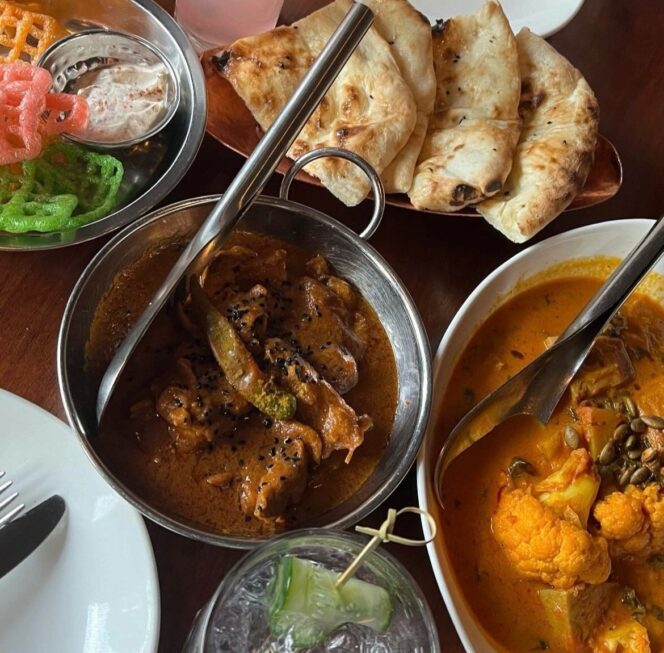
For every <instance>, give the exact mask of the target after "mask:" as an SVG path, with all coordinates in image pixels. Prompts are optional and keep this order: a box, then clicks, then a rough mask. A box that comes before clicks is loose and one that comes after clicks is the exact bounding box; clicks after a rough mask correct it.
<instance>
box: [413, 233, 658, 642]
mask: <svg viewBox="0 0 664 653" xmlns="http://www.w3.org/2000/svg"><path fill="white" fill-rule="evenodd" d="M652 224H653V221H652V220H616V221H613V222H602V223H599V224H594V225H590V226H588V227H581V228H580V229H574V230H573V231H568V232H566V233H563V234H559V235H557V236H554V237H553V238H549V239H548V240H544V241H542V242H540V243H537V244H536V245H533V246H532V247H529V248H528V249H525V250H523V251H522V252H520V253H519V254H517V255H516V256H514V257H512V258H511V259H509V261H506V262H505V263H504V264H503V265H501V266H500V267H499V268H498V269H496V270H495V271H494V272H492V273H491V274H490V275H489V276H488V277H487V278H486V279H485V280H484V281H483V282H482V283H481V284H480V285H479V286H478V287H477V288H476V289H475V291H474V292H473V293H472V294H471V295H470V296H469V297H468V299H467V300H466V301H465V302H464V304H463V306H462V307H461V308H460V309H459V312H458V313H457V314H456V316H455V317H454V319H453V320H452V323H451V324H450V326H449V328H448V329H447V331H446V333H445V335H444V336H443V339H442V341H441V343H440V346H439V347H438V351H437V353H436V357H435V360H434V365H433V369H434V394H433V401H432V410H431V418H430V420H429V426H428V429H427V433H426V436H425V441H424V445H423V446H422V449H421V451H420V455H419V458H418V462H417V490H418V495H419V503H420V507H421V508H422V509H424V510H431V511H432V512H433V514H434V515H435V514H436V511H435V501H436V499H435V495H434V492H433V485H432V478H433V469H434V466H435V463H436V458H437V456H438V451H437V450H433V442H434V440H435V438H434V434H435V430H436V427H437V422H438V411H439V410H440V405H441V402H442V399H443V396H444V394H445V391H446V389H447V384H448V383H449V380H450V377H451V375H452V372H453V370H454V366H455V364H456V361H457V359H458V357H459V355H460V354H461V352H462V351H463V349H464V347H465V346H466V344H467V343H468V341H469V340H470V338H471V337H472V336H473V334H474V333H475V331H476V330H477V328H478V327H479V325H480V324H482V322H484V320H485V319H486V318H487V317H488V316H489V315H490V314H491V313H492V312H493V311H494V310H495V309H496V308H497V307H498V306H500V304H501V303H502V301H501V300H504V299H506V298H508V297H509V296H510V293H511V292H512V291H513V289H514V288H515V287H516V286H517V285H518V284H519V283H520V282H523V281H525V280H527V279H528V278H530V277H532V276H534V275H537V274H539V273H541V272H544V271H545V270H547V269H548V268H551V267H553V266H554V265H557V264H560V263H563V262H565V261H571V260H574V259H583V258H590V257H594V256H612V257H621V258H622V257H624V256H625V255H626V254H628V253H629V251H630V250H631V249H632V248H633V247H634V245H636V243H637V242H638V241H639V240H641V238H643V236H645V234H646V232H647V231H648V229H649V228H650V227H651V226H652ZM655 271H656V272H659V273H660V274H664V261H660V262H659V264H658V265H657V267H656V268H655ZM422 527H423V528H424V532H425V534H426V535H427V536H428V535H429V534H430V533H429V525H428V522H426V521H425V520H423V523H422ZM428 552H429V558H430V559H431V564H432V566H433V570H434V573H435V575H436V580H437V582H438V587H439V588H440V592H441V594H442V595H443V599H444V601H445V605H446V606H447V609H448V611H449V613H450V615H451V617H452V621H453V622H454V625H455V627H456V629H457V632H458V633H459V637H460V638H461V641H462V642H463V645H464V647H465V648H466V650H467V651H469V653H492V652H493V651H495V648H494V646H493V645H492V644H491V642H490V641H489V640H488V639H487V637H486V635H485V634H484V633H483V632H482V630H481V629H480V628H479V627H478V625H477V622H476V620H475V617H474V616H473V614H472V613H471V611H470V609H469V608H468V606H467V605H466V603H465V601H464V599H463V596H462V593H461V590H460V588H459V587H458V585H457V583H456V579H455V578H454V574H453V572H452V568H451V565H450V561H449V559H448V558H447V555H445V554H444V552H443V549H442V547H441V545H440V544H436V543H435V542H432V543H431V544H429V545H428Z"/></svg>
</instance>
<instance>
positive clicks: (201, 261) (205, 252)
mask: <svg viewBox="0 0 664 653" xmlns="http://www.w3.org/2000/svg"><path fill="white" fill-rule="evenodd" d="M372 23H373V13H372V12H371V10H370V9H369V8H368V7H366V6H365V5H362V4H358V3H353V6H352V7H351V8H350V10H349V12H348V14H346V16H345V18H344V20H343V21H342V22H341V24H340V25H339V27H338V28H337V30H336V31H335V32H334V34H332V36H331V37H330V40H329V41H328V42H327V44H326V45H325V47H324V48H323V50H322V52H321V53H320V55H319V56H318V58H317V59H316V60H315V61H314V63H313V65H312V66H311V68H310V69H309V71H308V72H307V74H306V75H305V76H304V78H303V80H302V82H301V83H300V85H299V86H298V87H297V89H296V90H295V92H294V93H293V95H292V96H291V98H290V99H289V100H288V102H287V103H286V106H285V107H284V109H283V111H282V112H281V113H280V114H279V116H278V117H277V119H276V120H275V122H274V124H273V125H272V126H271V127H270V129H268V131H267V132H266V134H265V135H264V136H263V138H262V139H261V140H260V141H259V143H258V145H257V146H256V149H255V150H254V152H253V154H252V155H251V156H250V157H249V158H248V159H247V161H246V163H245V164H244V165H243V166H242V169H241V170H240V172H239V173H238V174H237V176H236V177H235V179H234V180H233V182H232V183H231V185H230V186H229V187H228V190H227V191H226V192H225V193H224V196H223V197H222V198H221V200H219V203H218V204H217V205H216V206H215V207H214V209H213V210H212V211H211V213H210V215H209V216H208V217H207V219H206V220H205V222H204V223H203V225H202V226H201V228H200V229H199V230H198V232H197V233H196V235H195V236H194V237H193V239H192V240H191V241H190V242H189V244H188V245H187V247H186V248H185V250H184V251H183V252H182V254H181V255H180V258H179V259H178V260H177V261H176V263H175V265H174V266H173V268H172V270H171V271H170V272H169V273H168V276H167V277H166V279H165V280H164V282H163V283H162V284H161V286H160V288H159V289H158V290H157V292H156V293H155V295H154V297H153V298H152V301H151V302H150V303H149V304H148V306H147V308H146V309H145V311H143V313H142V314H141V315H140V317H139V318H138V320H137V321H136V323H135V324H134V326H133V327H132V328H131V329H130V331H129V333H128V334H127V337H126V338H125V339H124V341H123V342H122V344H121V345H120V346H119V347H118V349H117V351H116V353H115V355H114V356H113V359H112V360H111V362H110V364H109V366H108V368H107V370H106V372H105V374H104V376H103V378H102V380H101V383H100V385H99V391H98V393H97V422H98V423H100V422H101V419H102V417H103V415H104V412H105V410H106V407H107V406H108V402H109V400H110V398H111V395H112V394H113V390H114V389H115V386H116V384H117V382H118V379H119V378H120V375H121V374H122V371H123V370H124V368H125V366H126V365H127V362H128V360H129V358H130V357H131V355H132V354H133V352H134V350H135V349H136V346H137V345H138V343H139V341H140V340H141V338H142V337H143V336H144V335H145V332H146V331H147V330H148V328H149V327H150V325H151V324H152V322H153V321H154V319H155V317H156V316H157V314H158V313H159V311H161V309H162V308H163V307H164V305H165V304H166V303H167V302H168V299H169V297H170V296H171V294H172V293H173V291H174V290H175V288H176V287H177V285H178V284H179V282H180V280H181V279H182V278H183V277H184V276H185V275H186V274H187V272H188V271H189V270H190V268H191V267H192V265H194V264H195V267H196V268H197V269H201V268H203V267H204V266H205V263H206V261H209V258H210V256H211V255H212V254H213V253H214V251H215V250H216V249H217V248H218V246H219V244H220V243H221V242H222V241H223V239H225V238H226V237H227V236H228V234H230V232H231V231H232V229H233V227H235V225H236V224H237V222H238V220H240V218H241V217H242V216H243V215H244V213H245V212H246V211H247V209H249V207H250V206H251V205H252V203H253V202H254V200H255V199H256V197H257V196H258V195H259V194H260V192H261V191H262V190H263V188H264V187H265V184H266V183H267V182H268V180H269V178H270V176H271V175H272V173H273V172H274V171H275V170H276V167H277V165H278V164H279V162H280V161H281V160H282V158H283V157H284V156H285V155H286V152H287V151H288V148H289V147H290V146H291V144H292V143H293V141H294V140H295V139H296V138H297V135H298V134H299V133H300V131H301V130H302V128H303V127H304V125H305V124H306V122H307V120H309V118H310V117H311V114H312V113H313V112H314V111H315V109H316V107H317V106H318V105H319V104H320V102H321V100H322V99H323V96H324V95H325V93H326V92H327V91H328V89H329V88H330V86H332V83H333V82H334V80H335V79H336V77H337V75H338V74H339V72H340V71H341V69H342V68H343V66H344V64H345V63H346V62H347V61H348V59H349V58H350V56H351V54H352V53H353V52H354V50H355V48H357V46H358V45H359V43H360V41H361V40H362V37H363V36H364V35H365V34H366V32H367V30H368V29H369V28H370V27H371V24H372Z"/></svg>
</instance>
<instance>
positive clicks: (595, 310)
mask: <svg viewBox="0 0 664 653" xmlns="http://www.w3.org/2000/svg"><path fill="white" fill-rule="evenodd" d="M662 254H664V217H663V218H660V219H659V220H658V221H657V222H656V223H655V225H654V226H653V227H652V229H651V230H650V231H649V232H648V233H647V234H646V236H645V237H644V238H643V240H641V242H640V243H639V244H638V245H637V246H636V247H635V248H634V249H633V250H632V251H631V252H630V253H629V254H628V255H627V256H626V257H625V258H624V259H623V261H622V262H621V263H620V265H618V267H617V268H616V269H615V270H614V272H613V274H611V276H610V277H609V278H608V279H607V280H606V282H605V283H604V284H603V285H602V286H601V288H600V289H599V290H598V291H597V293H596V294H595V296H594V297H593V298H592V299H591V300H590V301H589V302H588V304H586V306H585V307H584V308H583V309H582V310H581V312H580V313H579V314H578V316H577V317H576V318H575V319H574V321H573V322H572V323H571V324H570V325H569V326H568V327H567V329H566V330H565V332H564V333H563V334H562V335H561V336H560V337H559V338H558V340H557V341H556V343H555V344H554V345H553V346H552V347H551V348H550V349H548V350H547V351H545V352H544V353H543V354H542V355H541V356H539V357H538V358H536V359H535V360H534V361H533V362H532V363H530V364H529V365H527V366H526V367H525V368H524V369H523V370H521V372H519V373H518V374H516V375H515V376H513V377H512V378H511V379H510V380H509V381H507V382H506V383H504V384H503V385H501V386H500V387H499V388H498V389H496V390H494V391H493V392H492V393H491V394H489V395H488V396H487V397H485V398H484V399H483V400H482V401H480V402H479V403H478V404H477V405H476V406H475V407H474V408H472V409H471V410H470V411H469V412H468V413H467V414H466V415H465V416H464V417H462V418H461V421H460V422H459V423H458V424H457V425H456V426H455V427H454V429H452V432H451V433H450V434H449V436H448V437H447V440H446V441H445V443H444V444H443V447H442V449H441V451H440V454H439V456H438V460H437V462H436V469H435V472H434V482H435V489H436V496H437V498H438V501H439V502H440V504H441V505H442V504H443V501H442V496H441V488H442V480H443V476H444V474H445V471H446V470H447V467H448V466H449V464H450V463H451V462H452V460H454V459H455V458H456V457H457V456H458V455H459V454H461V453H463V452H464V451H465V450H466V449H468V448H469V447H471V446H472V445H473V444H475V443H476V442H477V441H478V440H481V439H482V438H483V437H484V436H485V435H487V434H489V433H490V432H491V431H492V430H493V429H494V428H495V427H496V426H498V425H499V424H501V423H502V422H504V421H505V420H507V419H509V418H510V417H513V416H514V415H531V416H533V417H535V418H536V419H537V420H538V421H539V422H541V423H542V424H547V423H548V421H549V419H551V415H552V414H553V411H554V410H555V408H556V406H557V405H558V402H559V401H560V399H561V398H562V396H563V394H564V393H565V390H566V389H567V386H568V385H569V384H570V382H571V381H572V379H573V378H574V375H575V374H576V373H577V372H578V370H579V368H580V367H581V365H582V364H583V362H584V361H585V359H586V357H587V356H588V354H589V353H590V350H591V349H592V347H593V345H594V344H595V340H596V339H597V337H598V336H599V335H600V334H601V333H602V331H603V330H604V329H605V327H606V326H607V324H608V323H609V321H610V320H611V319H612V318H613V316H614V315H615V314H616V312H617V311H618V310H619V309H620V307H621V306H622V305H623V304H624V303H625V301H626V300H627V298H628V297H629V296H630V295H631V294H632V292H633V291H634V289H635V288H636V286H637V285H638V284H639V283H640V282H641V280H642V279H643V277H644V276H645V275H646V274H647V273H648V272H650V270H652V268H653V267H654V266H655V264H656V263H657V261H659V259H660V257H661V256H662Z"/></svg>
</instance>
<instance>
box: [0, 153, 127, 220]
mask: <svg viewBox="0 0 664 653" xmlns="http://www.w3.org/2000/svg"><path fill="white" fill-rule="evenodd" d="M123 175H124V169H123V166H122V163H121V162H120V161H118V160H117V159H116V158H115V157H112V156H110V155H108V154H99V153H97V152H91V151H88V150H86V149H84V148H82V147H79V146H78V145H73V144H71V143H56V144H54V145H51V146H50V147H49V148H47V149H46V150H45V151H44V153H43V154H42V156H41V157H40V158H38V159H34V160H32V161H25V162H23V164H22V165H21V166H20V167H15V166H12V167H10V166H4V167H2V168H0V230H4V231H8V232H10V233H25V232H28V231H40V232H48V231H66V230H69V229H74V228H76V227H80V226H82V225H84V224H88V223H89V222H93V221H94V220H98V219H100V218H102V217H104V216H105V215H108V213H110V212H111V211H112V210H113V208H114V207H115V204H116V202H117V197H118V192H119V190H120V183H121V182H122V177H123Z"/></svg>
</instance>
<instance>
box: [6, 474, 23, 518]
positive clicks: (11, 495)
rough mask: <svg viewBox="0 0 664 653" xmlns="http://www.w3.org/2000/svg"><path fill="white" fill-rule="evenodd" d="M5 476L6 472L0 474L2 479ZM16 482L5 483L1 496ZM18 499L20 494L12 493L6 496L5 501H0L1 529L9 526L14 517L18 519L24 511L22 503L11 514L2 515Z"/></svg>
mask: <svg viewBox="0 0 664 653" xmlns="http://www.w3.org/2000/svg"><path fill="white" fill-rule="evenodd" d="M4 475H5V473H4V472H0V479H1V478H3V477H4ZM13 482H14V481H5V482H4V483H2V485H0V494H3V493H4V492H5V490H8V489H9V488H10V487H11V486H12V484H13ZM16 497H18V492H12V493H11V494H10V495H8V496H6V497H5V498H4V499H2V500H0V528H2V526H4V525H5V524H8V523H9V522H10V521H11V520H12V519H14V517H16V516H17V515H18V514H19V513H20V512H21V511H22V510H23V508H25V504H24V503H20V504H19V505H18V506H15V507H14V508H12V509H11V510H10V511H9V512H7V513H5V514H4V515H3V514H2V511H3V510H4V509H5V508H6V507H7V506H8V505H9V504H10V503H12V501H14V499H16Z"/></svg>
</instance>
